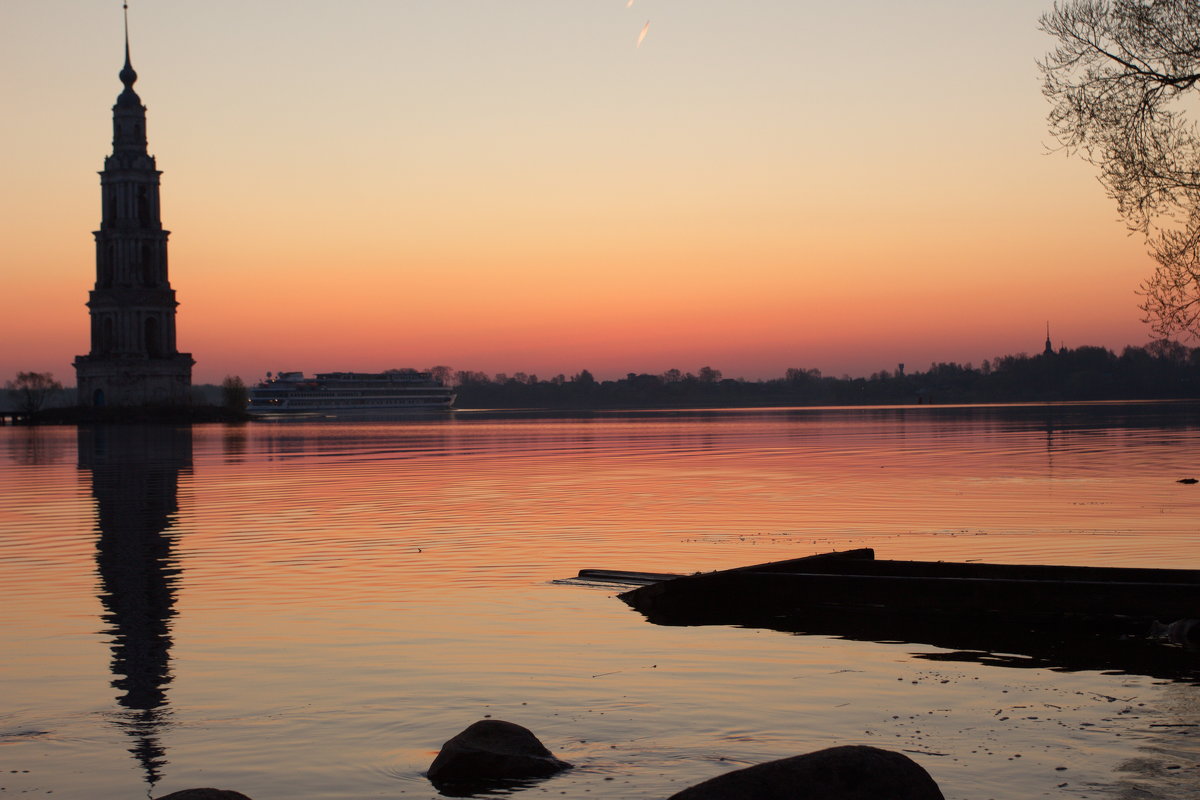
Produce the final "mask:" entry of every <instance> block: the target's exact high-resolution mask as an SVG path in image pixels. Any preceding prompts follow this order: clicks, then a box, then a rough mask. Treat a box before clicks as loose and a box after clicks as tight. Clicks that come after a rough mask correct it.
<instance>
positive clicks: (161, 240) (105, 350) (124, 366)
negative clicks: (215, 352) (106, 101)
mask: <svg viewBox="0 0 1200 800" xmlns="http://www.w3.org/2000/svg"><path fill="white" fill-rule="evenodd" d="M123 8H124V13H125V65H124V66H123V67H122V68H121V72H120V73H119V77H120V79H121V83H122V84H123V86H124V89H123V90H122V91H121V93H120V94H119V95H118V96H117V102H116V104H115V105H114V106H113V150H112V155H110V156H108V157H107V158H105V159H104V170H103V171H102V172H101V173H100V194H101V200H102V202H101V215H100V230H98V231H95V232H94V234H93V235H94V236H95V237H96V285H95V287H94V288H93V289H92V291H91V293H90V294H89V297H88V303H87V307H88V313H89V314H90V316H91V321H92V325H91V329H92V330H91V341H92V348H91V352H89V353H88V354H87V355H85V356H77V357H76V358H75V376H76V380H77V386H78V390H79V403H80V405H83V406H105V405H113V406H140V405H163V404H170V405H179V404H186V403H187V402H188V399H189V394H190V389H191V382H192V364H194V363H195V362H193V361H192V357H191V354H189V353H180V352H179V351H178V350H177V349H176V345H175V307H176V306H177V305H179V304H178V303H177V302H175V291H174V290H173V289H172V288H171V285H170V283H169V282H168V280H167V237H168V236H169V235H170V232H169V231H166V230H163V226H162V217H161V209H160V205H159V176H160V175H161V174H162V173H160V172H159V171H158V168H157V165H156V164H155V159H154V156H152V155H150V154H149V152H148V151H147V146H146V107H145V106H143V105H142V100H141V98H140V97H138V95H137V92H135V91H134V90H133V84H134V82H135V81H136V80H137V73H136V72H134V70H133V62H132V60H131V59H130V57H129V6H128V4H127V3H126V4H123Z"/></svg>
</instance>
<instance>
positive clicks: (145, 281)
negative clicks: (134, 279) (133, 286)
mask: <svg viewBox="0 0 1200 800" xmlns="http://www.w3.org/2000/svg"><path fill="white" fill-rule="evenodd" d="M140 260H141V272H142V285H143V286H155V285H157V283H158V276H157V272H158V270H157V269H156V267H155V263H154V248H153V247H152V246H151V244H150V243H149V242H143V243H142V247H141V257H140Z"/></svg>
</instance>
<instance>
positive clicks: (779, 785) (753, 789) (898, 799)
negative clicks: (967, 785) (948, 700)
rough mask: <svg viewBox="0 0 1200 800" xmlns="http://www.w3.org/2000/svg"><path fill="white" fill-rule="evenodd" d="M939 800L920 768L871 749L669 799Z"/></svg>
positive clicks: (723, 779)
mask: <svg viewBox="0 0 1200 800" xmlns="http://www.w3.org/2000/svg"><path fill="white" fill-rule="evenodd" d="M883 798H886V799H887V800H944V798H943V797H942V792H941V790H940V789H939V788H938V785H937V784H936V783H934V781H933V778H931V777H929V773H928V772H926V771H925V770H924V768H922V767H921V765H920V764H918V763H917V762H915V761H913V760H912V759H911V758H909V757H908V756H906V755H904V754H903V753H894V752H892V751H890V750H880V749H879V748H877V747H865V746H862V745H849V746H846V747H831V748H829V749H827V750H818V751H816V752H815V753H806V754H804V755H802V756H793V757H791V758H781V759H780V760H778V761H768V762H767V763H765V764H757V765H755V766H753V767H746V768H745V769H739V770H736V771H734V772H727V773H726V774H724V775H718V776H717V777H715V778H710V779H709V780H706V781H704V782H703V783H698V784H696V785H695V786H692V787H691V788H688V789H684V790H683V791H682V792H678V793H677V794H674V795H672V796H671V797H670V799H669V800H883Z"/></svg>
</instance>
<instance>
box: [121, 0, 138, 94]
mask: <svg viewBox="0 0 1200 800" xmlns="http://www.w3.org/2000/svg"><path fill="white" fill-rule="evenodd" d="M121 8H122V10H123V12H124V14H125V66H124V67H122V68H121V74H120V76H119V77H120V78H121V83H123V84H125V88H126V89H127V90H128V91H130V92H132V91H133V84H134V83H136V82H137V73H136V72H134V70H133V62H132V61H131V60H130V58H129V3H124V4H123V5H122V6H121Z"/></svg>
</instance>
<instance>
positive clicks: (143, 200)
mask: <svg viewBox="0 0 1200 800" xmlns="http://www.w3.org/2000/svg"><path fill="white" fill-rule="evenodd" d="M137 218H138V222H140V223H141V224H143V225H149V224H150V222H151V218H150V192H149V191H147V189H146V187H145V186H139V187H138V190H137Z"/></svg>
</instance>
